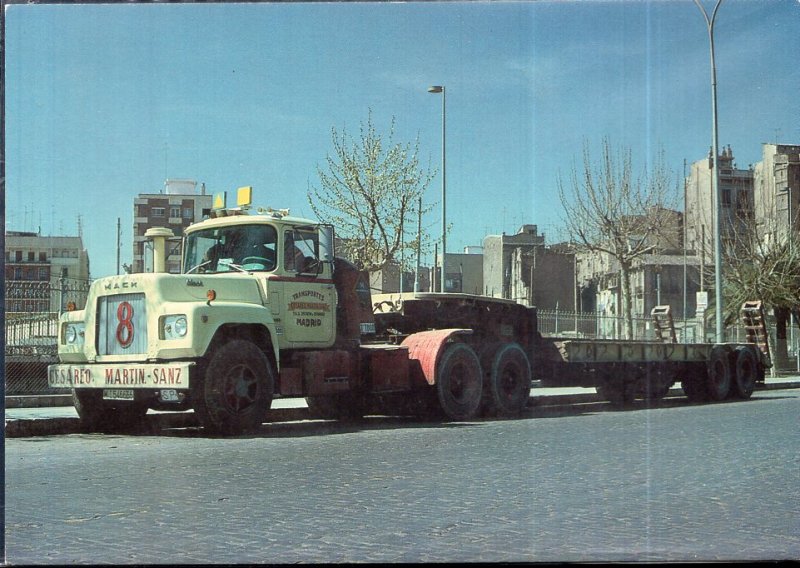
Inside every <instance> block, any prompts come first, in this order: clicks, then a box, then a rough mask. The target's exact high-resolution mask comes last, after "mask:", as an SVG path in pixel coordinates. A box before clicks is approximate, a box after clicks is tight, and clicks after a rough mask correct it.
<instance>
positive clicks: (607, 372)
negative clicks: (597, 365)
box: [594, 365, 636, 408]
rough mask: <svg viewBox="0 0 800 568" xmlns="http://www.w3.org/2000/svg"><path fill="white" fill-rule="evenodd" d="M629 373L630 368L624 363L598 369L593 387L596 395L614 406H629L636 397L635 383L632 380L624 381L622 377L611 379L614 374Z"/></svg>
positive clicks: (622, 375)
mask: <svg viewBox="0 0 800 568" xmlns="http://www.w3.org/2000/svg"><path fill="white" fill-rule="evenodd" d="M630 373H631V369H629V368H628V367H627V366H625V365H622V366H617V365H614V366H612V367H611V368H606V369H603V370H600V371H598V373H597V384H596V385H595V387H594V389H595V391H596V392H597V395H598V396H599V397H600V398H601V399H603V400H605V401H608V402H609V403H611V406H614V407H616V408H625V407H627V406H630V405H631V404H633V401H634V399H635V398H636V384H635V383H633V382H624V381H623V380H622V379H619V380H614V379H613V377H614V376H615V375H620V376H621V377H625V376H628V375H630Z"/></svg>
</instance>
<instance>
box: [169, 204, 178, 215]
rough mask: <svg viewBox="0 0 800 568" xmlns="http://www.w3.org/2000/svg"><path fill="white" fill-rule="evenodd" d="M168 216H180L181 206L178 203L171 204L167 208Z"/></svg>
mask: <svg viewBox="0 0 800 568" xmlns="http://www.w3.org/2000/svg"><path fill="white" fill-rule="evenodd" d="M169 216H170V217H180V216H181V208H180V207H179V206H178V205H172V206H170V208H169Z"/></svg>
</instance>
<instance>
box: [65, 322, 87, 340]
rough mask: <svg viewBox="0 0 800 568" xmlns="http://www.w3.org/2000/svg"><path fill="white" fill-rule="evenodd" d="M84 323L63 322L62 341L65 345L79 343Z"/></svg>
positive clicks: (82, 336)
mask: <svg viewBox="0 0 800 568" xmlns="http://www.w3.org/2000/svg"><path fill="white" fill-rule="evenodd" d="M84 335H85V333H84V324H82V323H67V324H64V343H65V344H67V345H81V344H82V343H83V338H84Z"/></svg>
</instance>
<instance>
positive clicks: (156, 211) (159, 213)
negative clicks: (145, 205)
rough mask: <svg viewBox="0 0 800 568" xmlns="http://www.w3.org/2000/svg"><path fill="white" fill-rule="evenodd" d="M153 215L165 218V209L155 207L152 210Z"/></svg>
mask: <svg viewBox="0 0 800 568" xmlns="http://www.w3.org/2000/svg"><path fill="white" fill-rule="evenodd" d="M150 212H151V215H152V216H153V217H163V216H164V208H163V207H153V208H152V209H151V210H150Z"/></svg>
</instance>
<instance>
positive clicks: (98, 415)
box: [72, 389, 147, 432]
mask: <svg viewBox="0 0 800 568" xmlns="http://www.w3.org/2000/svg"><path fill="white" fill-rule="evenodd" d="M72 403H73V405H74V406H75V410H76V411H77V412H78V417H79V418H80V423H81V426H82V427H83V428H84V429H86V430H88V431H89V432H126V431H131V430H136V428H138V427H139V426H141V424H142V420H143V419H144V415H145V414H147V405H145V404H142V403H140V402H122V401H110V400H103V391H101V390H94V389H92V390H87V389H74V390H73V391H72Z"/></svg>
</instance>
